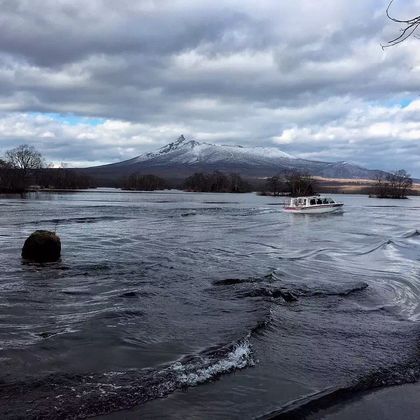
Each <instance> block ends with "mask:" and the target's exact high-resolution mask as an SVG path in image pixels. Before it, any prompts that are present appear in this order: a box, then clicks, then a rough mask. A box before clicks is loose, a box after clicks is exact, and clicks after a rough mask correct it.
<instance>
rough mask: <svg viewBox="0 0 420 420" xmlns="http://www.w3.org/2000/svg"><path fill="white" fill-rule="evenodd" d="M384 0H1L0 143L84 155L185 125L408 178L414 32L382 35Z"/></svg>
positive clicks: (108, 152)
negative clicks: (396, 40) (398, 40)
mask: <svg viewBox="0 0 420 420" xmlns="http://www.w3.org/2000/svg"><path fill="white" fill-rule="evenodd" d="M387 1H388V0H317V1H314V0H294V1H286V0H258V1H256V0H250V1H247V0H220V1H214V0H188V1H187V0H154V1H153V0H149V1H146V0H137V1H136V0H118V1H114V0H109V1H107V0H102V1H100V0H88V1H87V0H0V11H1V13H0V96H1V98H0V154H2V153H3V152H4V151H5V150H7V149H9V148H11V147H14V146H16V145H18V144H22V143H28V144H31V145H34V146H35V147H37V148H38V149H39V150H40V151H41V152H42V153H43V154H44V155H45V157H46V158H47V159H48V160H49V161H53V162H61V161H64V162H67V163H69V164H70V165H80V166H89V165H95V164H100V163H108V162H115V161H118V160H122V159H128V158H131V157H134V156H136V155H138V154H140V153H143V152H146V151H153V150H155V149H156V148H158V147H160V146H162V145H164V144H166V143H168V142H170V141H173V140H174V139H176V138H177V137H178V136H179V135H180V134H184V135H185V136H186V137H191V138H194V139H196V140H199V141H207V142H212V143H220V144H242V145H255V146H277V147H279V148H280V149H282V150H284V151H285V152H288V153H291V154H294V155H296V156H299V157H303V158H309V159H315V160H328V161H335V160H347V161H351V162H354V163H357V164H360V165H363V166H366V167H369V168H380V169H396V168H405V169H407V170H408V171H410V172H411V173H412V175H415V176H417V177H420V96H419V95H420V40H419V39H414V38H413V39H410V40H408V41H407V42H405V43H404V44H400V45H398V46H396V47H392V48H388V49H385V50H382V48H381V44H383V43H386V41H388V40H390V39H392V38H393V37H395V36H396V35H398V31H399V29H400V27H399V25H398V24H394V23H392V22H390V21H388V20H387V18H386V15H385V9H386V6H387ZM393 10H394V13H395V14H396V15H397V16H399V17H400V16H401V17H411V16H414V15H418V14H420V0H395V6H394V7H393Z"/></svg>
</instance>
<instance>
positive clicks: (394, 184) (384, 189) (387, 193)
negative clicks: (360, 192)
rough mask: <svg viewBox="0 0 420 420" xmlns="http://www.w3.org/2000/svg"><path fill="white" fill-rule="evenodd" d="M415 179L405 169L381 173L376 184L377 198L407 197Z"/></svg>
mask: <svg viewBox="0 0 420 420" xmlns="http://www.w3.org/2000/svg"><path fill="white" fill-rule="evenodd" d="M412 185H413V180H412V178H411V177H410V174H408V173H407V172H406V171H405V170H404V169H399V170H397V171H394V172H392V173H388V174H386V175H379V176H378V177H377V178H376V183H375V186H374V192H375V194H374V196H375V197H377V198H407V194H408V193H409V191H410V188H411V186H412Z"/></svg>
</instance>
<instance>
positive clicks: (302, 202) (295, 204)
mask: <svg viewBox="0 0 420 420" xmlns="http://www.w3.org/2000/svg"><path fill="white" fill-rule="evenodd" d="M343 205H344V204H343V203H338V202H336V201H335V200H333V199H332V198H331V197H320V196H316V195H315V196H312V197H294V198H291V199H290V203H289V205H286V206H285V207H284V211H285V212H288V213H304V214H314V213H315V214H320V213H334V212H337V211H340V210H342V207H343Z"/></svg>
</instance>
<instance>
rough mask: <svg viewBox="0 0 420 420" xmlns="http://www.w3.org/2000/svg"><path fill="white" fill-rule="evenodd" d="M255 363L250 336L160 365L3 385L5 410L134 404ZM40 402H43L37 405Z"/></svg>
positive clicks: (57, 413)
mask: <svg viewBox="0 0 420 420" xmlns="http://www.w3.org/2000/svg"><path fill="white" fill-rule="evenodd" d="M254 364H255V361H254V358H253V353H252V348H251V345H250V343H249V341H248V338H244V339H242V340H240V341H239V342H237V343H235V344H233V345H230V346H225V347H222V348H219V349H217V350H210V351H207V352H203V353H201V354H199V355H193V356H188V357H184V358H183V359H182V360H180V361H178V362H175V363H173V364H170V365H169V366H166V367H163V368H162V369H160V370H152V369H144V370H141V371H136V370H130V371H125V372H108V373H104V374H100V375H98V374H92V375H70V374H68V375H64V374H63V375H52V376H50V377H46V378H43V379H39V380H37V381H28V382H19V383H9V384H5V383H3V384H1V385H0V390H1V395H0V409H1V412H2V413H3V415H4V416H5V417H7V418H9V419H18V418H22V414H23V413H25V415H24V417H25V418H26V419H38V418H43V419H56V418H61V419H73V418H84V417H89V416H94V415H101V414H106V413H110V412H112V411H115V410H121V409H127V408H131V407H133V406H135V405H138V404H142V403H145V402H146V401H149V400H152V399H156V398H162V397H165V396H166V395H168V394H170V393H172V392H174V391H176V390H177V389H183V388H188V387H193V386H196V385H200V384H202V383H205V382H208V381H213V380H216V379H217V378H218V377H220V376H221V375H224V374H227V373H230V372H233V371H234V370H238V369H244V368H246V367H248V366H253V365H254ZM34 401H36V402H37V403H36V404H34Z"/></svg>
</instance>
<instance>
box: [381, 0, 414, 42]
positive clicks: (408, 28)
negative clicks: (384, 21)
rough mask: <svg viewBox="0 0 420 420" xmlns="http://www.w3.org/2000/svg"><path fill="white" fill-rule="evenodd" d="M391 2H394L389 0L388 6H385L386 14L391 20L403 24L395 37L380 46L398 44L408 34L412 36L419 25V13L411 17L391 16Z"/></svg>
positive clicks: (407, 36)
mask: <svg viewBox="0 0 420 420" xmlns="http://www.w3.org/2000/svg"><path fill="white" fill-rule="evenodd" d="M393 3H394V0H391V1H390V2H389V4H388V7H387V8H386V15H387V16H388V18H389V19H390V20H392V21H393V22H396V23H399V24H401V25H403V28H402V29H401V32H400V34H399V35H398V36H397V37H395V38H393V39H391V40H390V41H388V43H387V44H386V45H382V48H386V47H392V46H394V45H397V44H400V43H401V42H403V41H405V40H406V39H407V38H410V36H412V35H413V34H414V33H415V32H416V30H417V28H418V27H419V25H420V15H419V16H415V17H413V18H411V19H398V18H395V17H394V16H392V15H391V12H390V9H391V6H392V4H393Z"/></svg>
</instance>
